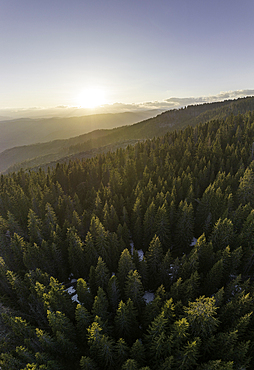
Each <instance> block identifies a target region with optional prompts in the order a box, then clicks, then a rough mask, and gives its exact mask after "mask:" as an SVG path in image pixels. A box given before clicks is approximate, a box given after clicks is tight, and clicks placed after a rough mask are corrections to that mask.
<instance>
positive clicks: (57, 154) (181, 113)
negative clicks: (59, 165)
mask: <svg viewBox="0 0 254 370" xmlns="http://www.w3.org/2000/svg"><path fill="white" fill-rule="evenodd" d="M253 110H254V98H253V97H248V98H242V99H237V100H226V101H224V102H216V103H209V104H208V103H206V104H201V105H194V106H188V107H187V108H184V109H183V108H182V109H178V110H171V111H167V112H164V113H161V114H159V115H157V116H156V117H153V118H150V119H147V120H144V121H142V122H139V123H136V124H133V125H130V126H124V127H119V128H115V129H112V130H97V131H93V132H91V133H89V134H85V135H80V136H77V137H74V138H71V139H68V140H57V141H52V142H47V143H44V144H41V143H40V144H35V145H28V146H23V147H16V148H12V149H9V150H6V151H4V152H2V153H0V172H5V171H7V170H9V171H16V170H18V169H20V168H34V167H37V166H44V167H47V166H48V165H50V162H55V161H59V160H61V161H64V160H68V158H69V157H70V156H71V158H72V159H73V158H74V157H75V155H77V157H82V156H83V157H90V156H91V153H92V155H96V153H97V149H98V152H101V151H102V148H103V147H104V148H105V151H106V150H110V149H111V146H112V148H114V149H116V147H119V148H121V147H122V146H123V142H126V141H128V140H135V141H137V140H145V139H152V138H153V137H158V136H162V135H164V134H165V133H167V132H170V131H174V130H179V129H184V128H185V127H187V126H188V125H190V126H195V125H197V124H198V123H205V122H208V121H209V120H212V119H225V118H226V117H228V116H230V115H231V114H233V115H237V114H240V113H245V112H248V111H253ZM81 153H83V155H82V154H81ZM73 156H74V157H73Z"/></svg>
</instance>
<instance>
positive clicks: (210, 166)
mask: <svg viewBox="0 0 254 370" xmlns="http://www.w3.org/2000/svg"><path fill="white" fill-rule="evenodd" d="M253 245H254V112H247V113H244V114H236V115H234V114H233V113H232V114H230V115H229V116H228V117H226V118H225V119H214V120H211V121H209V122H207V123H202V124H198V125H196V126H195V127H193V126H188V127H186V128H185V129H183V130H180V131H173V132H168V133H166V134H165V135H164V136H161V137H157V138H153V139H148V140H146V141H142V142H138V143H137V144H135V145H129V146H128V147H127V148H126V149H122V148H119V149H117V150H116V151H115V152H108V153H101V154H99V155H97V156H96V157H94V158H89V159H86V160H73V161H69V162H65V163H61V164H60V163H58V164H57V165H56V166H55V167H54V168H48V169H47V170H44V169H38V170H36V171H35V170H22V169H21V170H19V171H18V172H13V173H10V174H6V175H1V178H0V256H1V257H0V302H1V306H0V309H1V319H0V327H1V332H0V333H1V334H0V347H1V351H0V352H1V355H0V368H1V369H2V370H10V369H13V370H16V369H17V370H29V369H30V370H37V369H40V370H46V369H47V370H53V369H54V370H70V369H75V370H76V369H77V370H79V369H80V370H103V369H108V370H111V369H112V370H113V369H120V370H141V369H142V370H167V369H169V370H170V369H174V370H177V369H181V370H191V369H197V370H244V369H254V315H253V311H254V300H253V294H254V289H253V288H254V285H253V273H254V248H253Z"/></svg>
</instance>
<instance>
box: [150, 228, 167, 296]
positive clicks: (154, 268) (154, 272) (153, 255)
mask: <svg viewBox="0 0 254 370" xmlns="http://www.w3.org/2000/svg"><path fill="white" fill-rule="evenodd" d="M162 258H163V250H162V246H161V242H160V239H159V238H158V237H157V235H155V236H154V237H153V239H152V241H151V242H150V245H149V248H148V251H147V252H146V260H147V266H148V276H149V287H151V289H156V288H157V287H158V286H159V284H160V274H161V273H160V268H161V262H162Z"/></svg>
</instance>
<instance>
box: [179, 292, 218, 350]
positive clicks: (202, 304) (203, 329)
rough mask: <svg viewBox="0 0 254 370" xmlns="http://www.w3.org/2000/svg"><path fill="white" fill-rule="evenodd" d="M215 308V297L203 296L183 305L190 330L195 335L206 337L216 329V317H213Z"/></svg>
mask: <svg viewBox="0 0 254 370" xmlns="http://www.w3.org/2000/svg"><path fill="white" fill-rule="evenodd" d="M216 310H217V307H216V306H215V299H214V298H213V297H212V298H208V297H207V298H206V297H205V296H202V297H199V298H197V299H196V300H195V301H194V302H189V304H188V307H184V312H185V315H186V318H187V321H188V322H189V324H190V329H191V332H192V334H193V335H194V336H195V337H198V336H200V337H201V338H206V337H209V336H210V335H212V333H213V332H214V331H215V330H216V328H217V326H218V319H217V318H216V317H215V316H216ZM195 346H196V345H195Z"/></svg>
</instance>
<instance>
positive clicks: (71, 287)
mask: <svg viewBox="0 0 254 370" xmlns="http://www.w3.org/2000/svg"><path fill="white" fill-rule="evenodd" d="M65 291H66V292H67V293H69V294H75V293H76V289H74V287H73V286H70V287H69V288H67V289H65Z"/></svg>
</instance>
